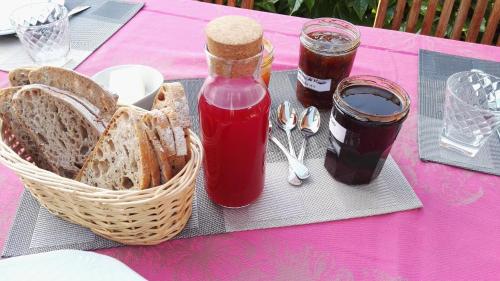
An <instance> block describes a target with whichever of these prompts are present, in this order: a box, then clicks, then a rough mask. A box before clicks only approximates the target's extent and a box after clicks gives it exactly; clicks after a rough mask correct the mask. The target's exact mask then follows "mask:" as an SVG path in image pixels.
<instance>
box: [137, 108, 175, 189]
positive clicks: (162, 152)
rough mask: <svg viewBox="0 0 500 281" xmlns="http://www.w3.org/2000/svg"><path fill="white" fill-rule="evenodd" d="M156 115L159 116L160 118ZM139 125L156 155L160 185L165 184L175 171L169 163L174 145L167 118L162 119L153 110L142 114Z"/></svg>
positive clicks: (173, 154)
mask: <svg viewBox="0 0 500 281" xmlns="http://www.w3.org/2000/svg"><path fill="white" fill-rule="evenodd" d="M157 115H160V118H158V117H157ZM141 123H142V124H143V126H144V131H145V132H146V134H147V136H148V138H149V141H150V143H151V145H152V147H153V149H154V152H155V154H156V159H157V162H158V165H159V168H160V172H161V174H160V175H161V183H166V182H167V181H168V180H169V179H171V178H172V177H173V176H174V173H173V170H174V169H175V168H173V167H172V166H171V165H170V161H169V158H170V157H172V156H175V143H174V135H173V133H172V130H171V129H170V123H169V121H168V118H167V117H166V116H163V118H162V114H159V112H158V111H157V110H154V111H152V112H148V113H146V114H144V116H143V117H142V122H141Z"/></svg>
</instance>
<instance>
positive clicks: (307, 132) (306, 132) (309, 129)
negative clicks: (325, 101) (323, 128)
mask: <svg viewBox="0 0 500 281" xmlns="http://www.w3.org/2000/svg"><path fill="white" fill-rule="evenodd" d="M320 119H321V117H320V115H319V111H318V109H317V108H316V107H314V106H310V107H308V108H306V109H305V110H304V111H302V113H301V114H300V118H299V129H300V131H301V132H302V135H303V136H304V140H303V141H302V146H301V147H300V151H299V157H298V159H299V161H300V162H302V163H304V154H305V153H306V146H307V140H308V139H309V138H310V137H311V136H312V135H314V134H316V133H317V132H318V131H319V126H320Z"/></svg>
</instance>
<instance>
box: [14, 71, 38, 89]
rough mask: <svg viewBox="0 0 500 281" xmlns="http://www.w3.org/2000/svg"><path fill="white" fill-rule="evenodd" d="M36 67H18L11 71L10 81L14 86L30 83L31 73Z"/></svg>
mask: <svg viewBox="0 0 500 281" xmlns="http://www.w3.org/2000/svg"><path fill="white" fill-rule="evenodd" d="M34 69H35V68H31V67H22V68H16V69H14V70H12V71H10V72H9V82H10V85H11V86H13V87H17V86H24V85H28V84H30V80H29V77H28V75H29V73H30V72H31V71H32V70H34Z"/></svg>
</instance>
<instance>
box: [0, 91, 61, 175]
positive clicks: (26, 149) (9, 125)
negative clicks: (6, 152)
mask: <svg viewBox="0 0 500 281" xmlns="http://www.w3.org/2000/svg"><path fill="white" fill-rule="evenodd" d="M20 89H21V87H10V88H5V89H0V118H2V121H3V123H2V134H3V137H6V138H8V139H7V142H8V141H9V139H10V138H12V135H13V137H14V138H15V140H11V141H10V142H11V143H13V144H14V146H15V147H12V145H11V147H12V148H13V149H14V150H15V151H16V152H17V153H18V154H20V156H21V154H22V156H26V155H27V156H29V158H31V159H29V158H28V160H30V161H32V162H34V163H35V165H37V166H38V167H39V168H42V169H45V170H48V171H51V172H56V171H57V168H56V167H55V166H54V165H53V163H51V162H50V161H49V157H48V156H47V155H46V154H45V153H44V151H42V150H40V149H39V147H38V145H37V144H36V143H35V141H34V139H35V136H34V135H33V132H32V131H31V130H30V129H29V128H27V127H26V126H24V124H22V123H21V122H19V121H18V119H17V118H16V115H15V114H13V107H12V97H13V96H14V94H15V93H16V92H17V91H19V90H20ZM6 132H8V134H9V136H7V135H6V134H5V133H6ZM16 142H18V143H16Z"/></svg>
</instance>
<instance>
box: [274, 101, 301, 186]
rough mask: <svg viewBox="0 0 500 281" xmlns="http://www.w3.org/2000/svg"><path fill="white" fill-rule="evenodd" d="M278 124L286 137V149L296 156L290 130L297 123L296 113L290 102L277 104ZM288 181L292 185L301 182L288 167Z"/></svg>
mask: <svg viewBox="0 0 500 281" xmlns="http://www.w3.org/2000/svg"><path fill="white" fill-rule="evenodd" d="M278 124H280V126H281V129H283V130H284V131H285V133H286V137H287V139H288V149H289V150H290V154H291V155H292V156H293V157H297V155H296V154H295V149H294V148H293V144H292V137H291V131H292V130H293V129H294V128H295V126H296V125H297V113H296V112H295V109H294V108H293V107H292V105H291V104H290V102H288V101H284V102H282V103H281V104H280V105H279V106H278ZM288 182H289V183H290V184H292V185H300V184H301V182H300V181H298V180H297V177H296V176H295V173H294V172H293V171H292V169H291V168H289V169H288Z"/></svg>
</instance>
